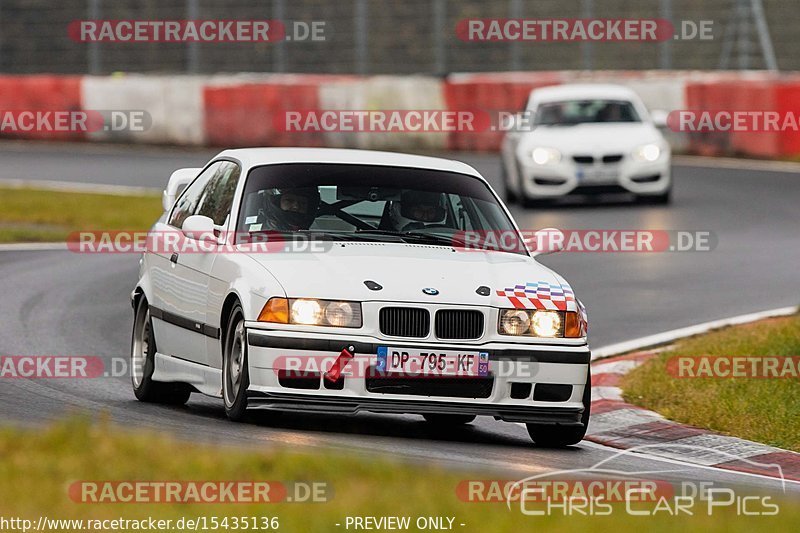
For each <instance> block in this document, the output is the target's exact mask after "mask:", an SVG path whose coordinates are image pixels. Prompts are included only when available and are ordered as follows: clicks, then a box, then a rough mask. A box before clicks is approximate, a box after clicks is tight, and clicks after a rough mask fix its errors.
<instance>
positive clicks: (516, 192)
mask: <svg viewBox="0 0 800 533" xmlns="http://www.w3.org/2000/svg"><path fill="white" fill-rule="evenodd" d="M665 124H666V114H665V113H664V112H663V111H658V112H653V116H651V115H650V113H648V111H647V108H646V107H645V105H644V103H643V102H642V100H641V99H640V98H639V96H638V95H637V94H636V93H635V92H634V91H632V90H631V89H628V88H626V87H622V86H616V85H591V84H587V85H560V86H554V87H544V88H541V89H536V90H534V91H532V92H531V94H530V97H529V98H528V103H527V104H526V106H525V110H524V111H523V112H522V113H520V114H518V115H517V117H516V122H515V124H514V127H513V128H512V131H510V132H509V133H508V134H506V136H505V137H504V138H503V143H502V146H501V152H502V162H501V164H502V170H503V181H504V184H505V190H506V200H507V201H515V200H519V201H521V202H522V203H524V204H536V203H539V204H541V203H544V202H546V201H547V200H552V199H556V198H560V197H564V196H567V195H597V194H604V193H628V194H632V195H634V196H635V197H636V198H637V199H639V200H641V201H643V202H649V203H657V204H666V203H669V201H670V193H671V190H672V176H671V153H670V146H669V144H668V143H667V141H666V140H665V139H664V137H663V135H662V134H661V132H660V131H659V129H658V127H657V126H663V125H665Z"/></svg>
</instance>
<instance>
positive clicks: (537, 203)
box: [522, 196, 553, 208]
mask: <svg viewBox="0 0 800 533" xmlns="http://www.w3.org/2000/svg"><path fill="white" fill-rule="evenodd" d="M552 204H553V201H552V200H550V199H545V198H536V199H533V198H528V197H527V196H525V197H523V198H522V206H523V207H525V208H535V207H547V206H549V205H552Z"/></svg>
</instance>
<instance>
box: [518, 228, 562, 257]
mask: <svg viewBox="0 0 800 533" xmlns="http://www.w3.org/2000/svg"><path fill="white" fill-rule="evenodd" d="M564 239H565V236H564V232H563V231H561V230H560V229H558V228H542V229H540V230H538V231H536V233H534V234H533V236H532V237H529V238H527V239H525V246H527V247H528V250H529V251H530V252H531V253H532V254H534V255H547V254H554V253H556V252H560V251H562V250H563V249H564Z"/></svg>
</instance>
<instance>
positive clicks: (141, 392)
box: [131, 296, 192, 405]
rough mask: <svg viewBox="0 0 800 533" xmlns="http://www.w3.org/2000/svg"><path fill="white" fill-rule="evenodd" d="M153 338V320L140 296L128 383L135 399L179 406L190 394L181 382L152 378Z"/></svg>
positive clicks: (132, 339)
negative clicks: (154, 379)
mask: <svg viewBox="0 0 800 533" xmlns="http://www.w3.org/2000/svg"><path fill="white" fill-rule="evenodd" d="M155 356H156V340H155V337H154V336H153V321H152V319H151V318H150V310H149V308H148V306H147V300H146V299H145V297H144V296H142V297H141V298H139V301H138V303H137V304H136V314H135V315H134V318H133V333H132V335H131V385H133V393H134V394H135V395H136V398H137V399H139V400H140V401H142V402H152V403H164V404H169V405H183V404H184V403H186V402H187V401H188V400H189V396H190V395H191V394H192V392H191V390H190V389H189V387H188V386H187V385H186V384H184V383H162V382H160V381H153V371H154V370H155Z"/></svg>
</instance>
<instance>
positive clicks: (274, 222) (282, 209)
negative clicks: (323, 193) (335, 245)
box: [266, 187, 320, 231]
mask: <svg viewBox="0 0 800 533" xmlns="http://www.w3.org/2000/svg"><path fill="white" fill-rule="evenodd" d="M269 203H270V205H269V209H268V210H267V217H266V218H267V224H269V226H270V229H273V230H278V231H298V230H306V229H308V228H309V227H311V224H312V223H313V222H314V219H315V218H316V216H317V208H319V203H320V197H319V190H318V189H317V188H316V187H297V188H287V189H275V190H274V192H273V194H272V195H270V198H269Z"/></svg>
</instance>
